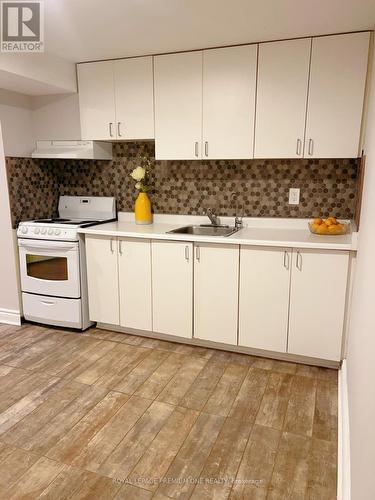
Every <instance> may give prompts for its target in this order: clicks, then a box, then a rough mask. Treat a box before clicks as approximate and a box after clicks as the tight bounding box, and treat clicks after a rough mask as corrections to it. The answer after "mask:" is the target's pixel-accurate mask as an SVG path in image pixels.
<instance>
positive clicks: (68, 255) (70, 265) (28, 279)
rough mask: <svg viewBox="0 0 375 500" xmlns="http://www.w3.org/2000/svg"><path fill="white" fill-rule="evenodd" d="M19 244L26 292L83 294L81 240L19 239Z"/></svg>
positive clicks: (22, 285)
mask: <svg viewBox="0 0 375 500" xmlns="http://www.w3.org/2000/svg"><path fill="white" fill-rule="evenodd" d="M18 246H19V254H20V274H21V287H22V291H23V292H29V293H37V294H39V295H52V296H54V297H72V298H79V297H80V296H81V287H80V270H79V244H78V242H74V241H73V242H67V241H43V240H26V239H19V240H18Z"/></svg>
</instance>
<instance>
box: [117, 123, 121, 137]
mask: <svg viewBox="0 0 375 500" xmlns="http://www.w3.org/2000/svg"><path fill="white" fill-rule="evenodd" d="M117 135H118V137H122V135H121V122H117Z"/></svg>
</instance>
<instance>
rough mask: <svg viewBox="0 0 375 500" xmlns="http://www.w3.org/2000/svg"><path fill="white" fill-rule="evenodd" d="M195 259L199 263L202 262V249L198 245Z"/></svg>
mask: <svg viewBox="0 0 375 500" xmlns="http://www.w3.org/2000/svg"><path fill="white" fill-rule="evenodd" d="M195 258H196V259H197V261H198V262H200V260H201V252H200V249H199V246H198V245H197V246H196V247H195Z"/></svg>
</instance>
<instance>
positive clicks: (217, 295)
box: [194, 243, 240, 345]
mask: <svg viewBox="0 0 375 500" xmlns="http://www.w3.org/2000/svg"><path fill="white" fill-rule="evenodd" d="M239 252H240V250H239V246H238V245H230V244H221V243H202V244H201V243H199V244H195V259H194V337H195V338H197V339H204V340H211V341H213V342H221V343H225V344H234V345H237V317H238V272H239Z"/></svg>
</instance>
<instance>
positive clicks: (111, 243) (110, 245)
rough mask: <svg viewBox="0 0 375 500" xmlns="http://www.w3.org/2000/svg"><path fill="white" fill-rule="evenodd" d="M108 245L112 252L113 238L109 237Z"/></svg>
mask: <svg viewBox="0 0 375 500" xmlns="http://www.w3.org/2000/svg"><path fill="white" fill-rule="evenodd" d="M109 247H110V249H111V253H113V238H111V239H110V243H109Z"/></svg>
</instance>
